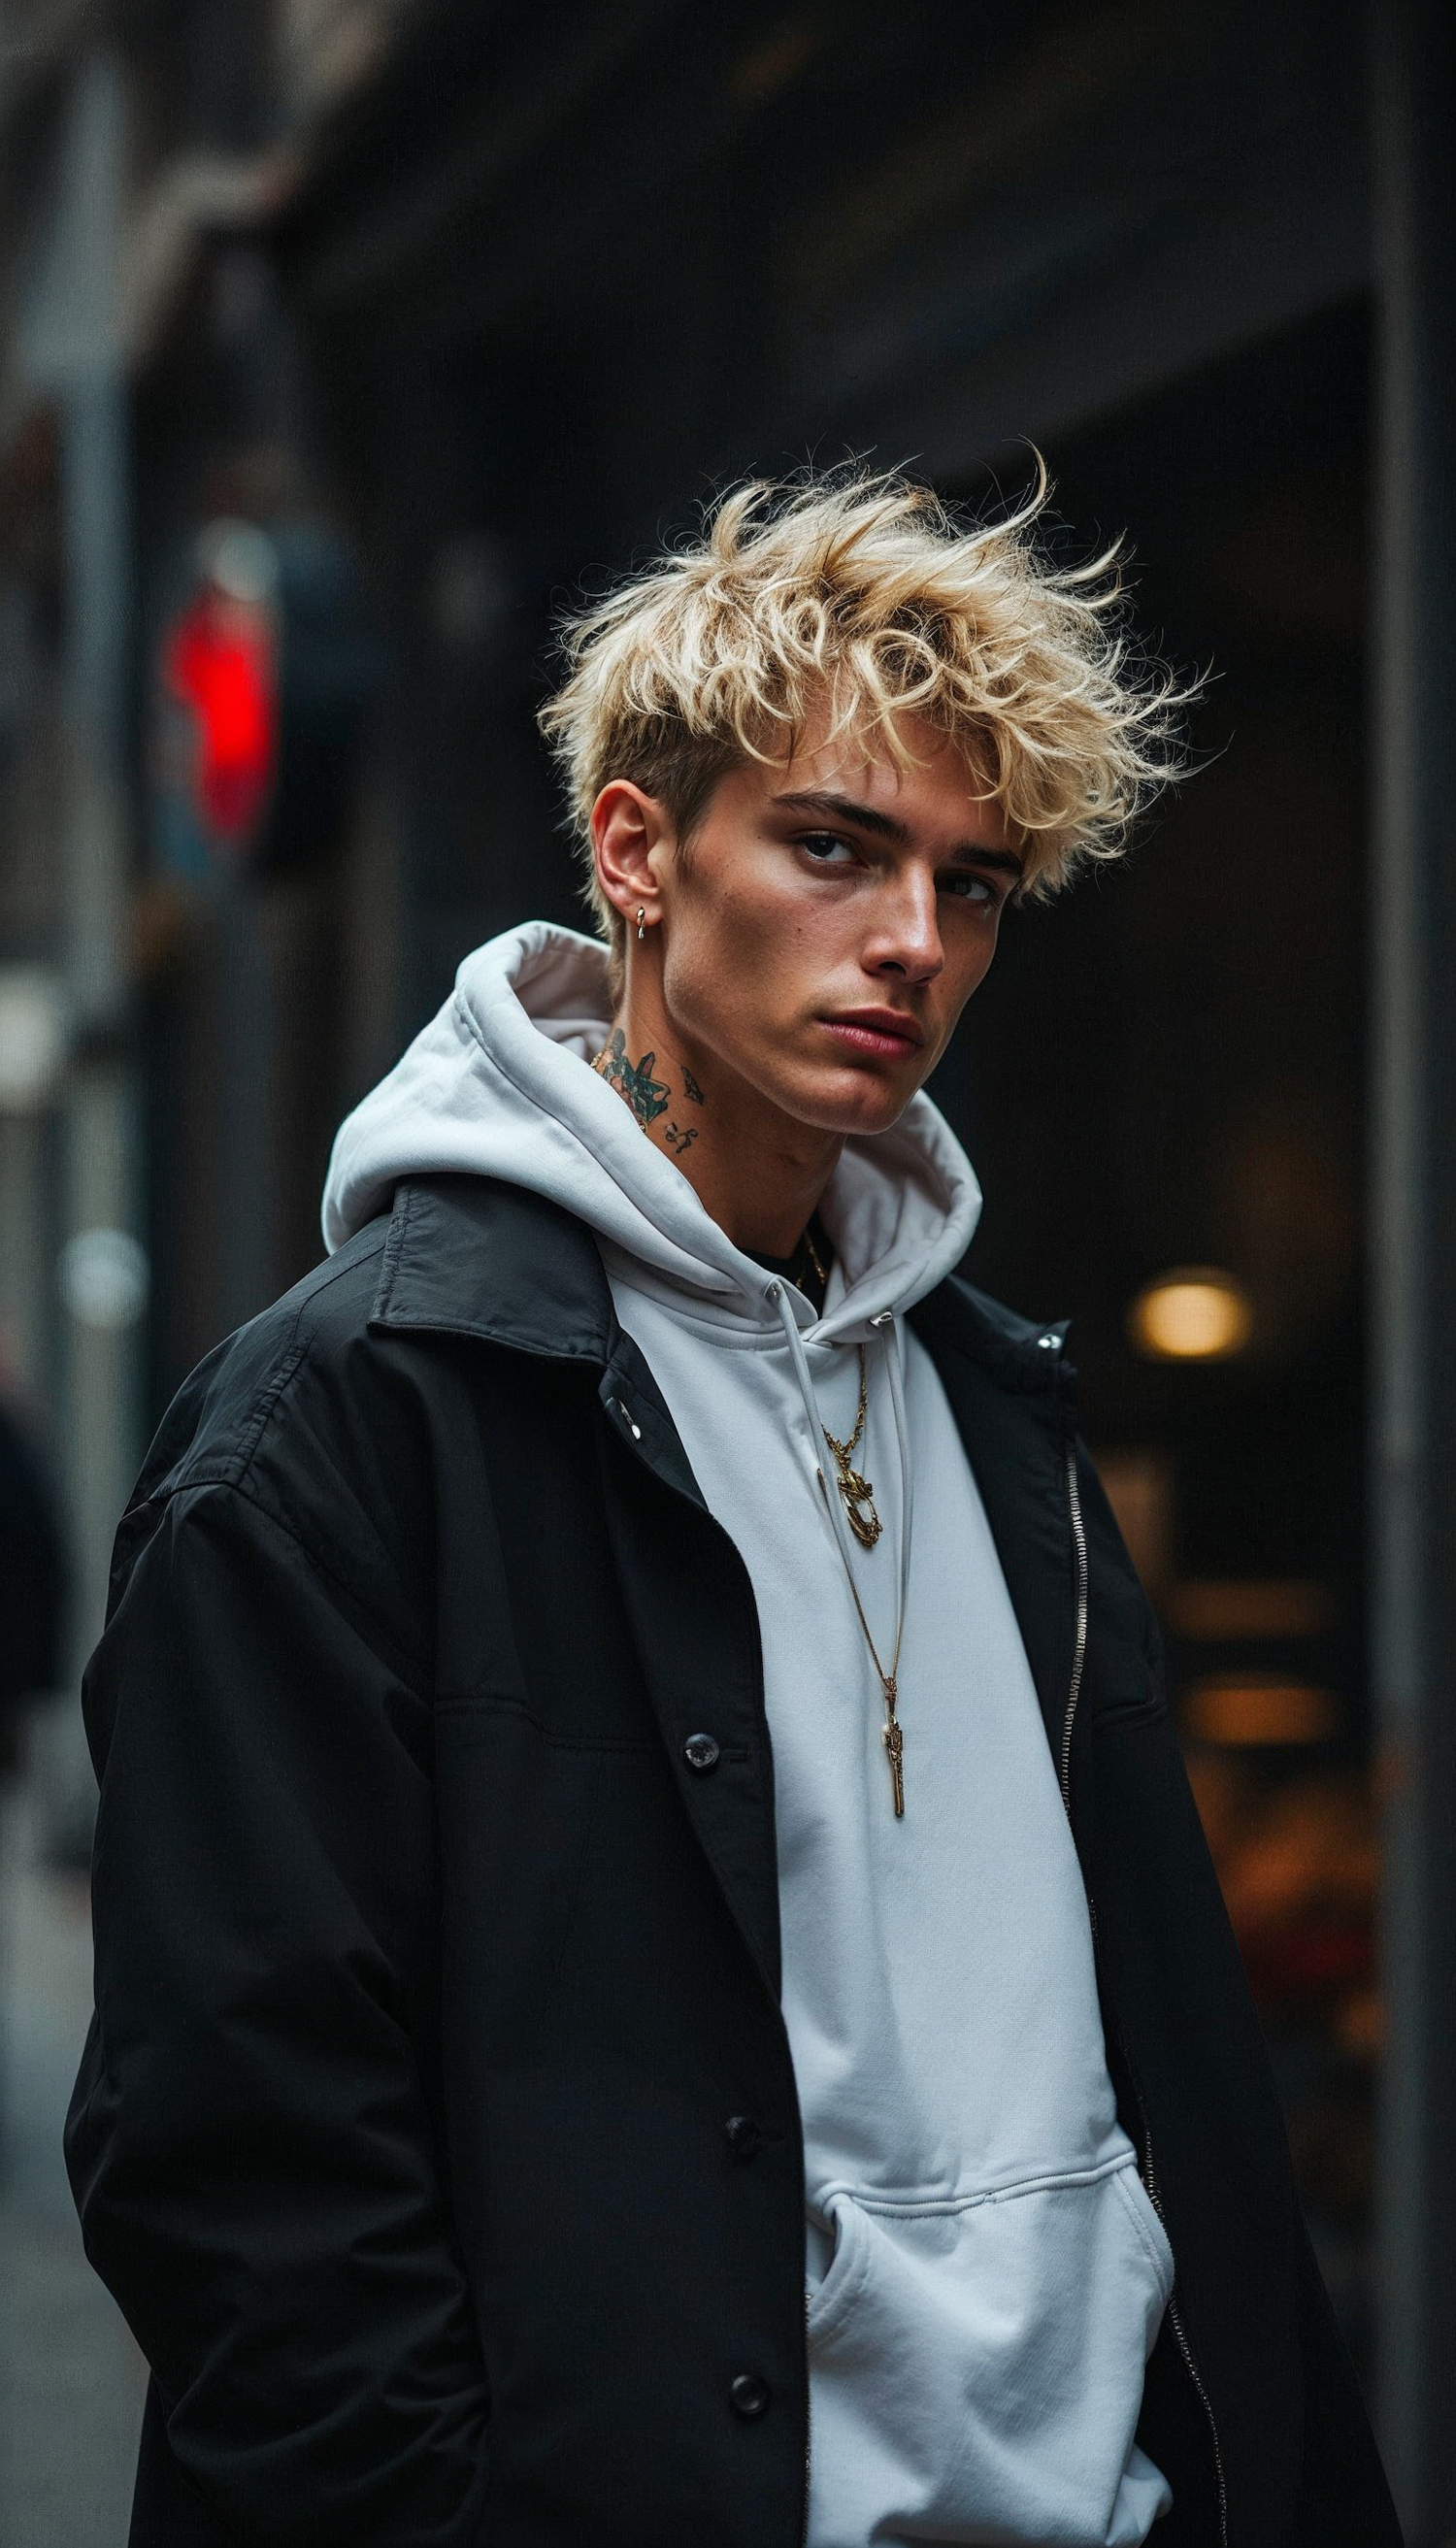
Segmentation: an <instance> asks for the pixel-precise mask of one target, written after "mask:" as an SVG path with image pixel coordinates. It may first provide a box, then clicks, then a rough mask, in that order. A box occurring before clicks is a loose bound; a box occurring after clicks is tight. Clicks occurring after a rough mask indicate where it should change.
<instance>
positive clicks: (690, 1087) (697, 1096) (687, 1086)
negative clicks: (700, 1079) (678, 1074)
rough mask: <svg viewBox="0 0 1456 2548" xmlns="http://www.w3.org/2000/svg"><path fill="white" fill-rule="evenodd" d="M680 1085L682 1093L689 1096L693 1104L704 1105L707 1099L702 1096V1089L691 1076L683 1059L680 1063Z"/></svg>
mask: <svg viewBox="0 0 1456 2548" xmlns="http://www.w3.org/2000/svg"><path fill="white" fill-rule="evenodd" d="M683 1091H684V1093H685V1094H686V1095H687V1096H688V1097H690V1098H691V1100H692V1102H693V1105H694V1106H704V1105H706V1103H707V1100H706V1098H705V1097H704V1096H703V1093H702V1090H701V1089H700V1088H699V1086H698V1084H697V1081H696V1080H695V1079H694V1078H693V1076H692V1073H691V1071H690V1070H689V1069H688V1067H687V1064H686V1062H685V1061H684V1063H683Z"/></svg>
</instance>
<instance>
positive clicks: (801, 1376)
mask: <svg viewBox="0 0 1456 2548" xmlns="http://www.w3.org/2000/svg"><path fill="white" fill-rule="evenodd" d="M768 1298H769V1300H770V1301H772V1303H773V1305H774V1309H775V1310H776V1311H777V1313H778V1318H779V1321H780V1323H781V1325H782V1328H783V1333H784V1339H785V1342H786V1343H787V1346H788V1358H789V1361H790V1362H791V1363H792V1365H793V1372H794V1378H795V1380H796V1381H797V1382H798V1385H799V1396H800V1398H801V1399H802V1400H803V1405H804V1413H805V1415H806V1416H807V1417H808V1419H809V1438H810V1440H811V1441H812V1442H813V1443H814V1444H815V1446H816V1448H817V1445H818V1443H819V1442H820V1440H821V1439H826V1438H827V1435H826V1428H825V1424H824V1419H823V1417H822V1415H821V1414H820V1412H819V1402H818V1400H817V1399H816V1397H815V1395H814V1383H813V1380H812V1378H811V1376H810V1372H809V1358H808V1355H807V1354H806V1353H805V1351H804V1340H803V1337H802V1336H801V1335H800V1333H799V1322H798V1320H797V1319H796V1318H795V1317H794V1314H793V1305H792V1303H791V1302H790V1300H789V1298H788V1291H787V1287H786V1286H785V1285H784V1284H782V1283H779V1282H774V1283H771V1284H770V1285H769V1287H768ZM869 1323H870V1325H871V1327H873V1328H874V1329H876V1331H877V1332H878V1334H879V1337H880V1340H881V1342H882V1344H883V1347H884V1365H885V1371H886V1375H887V1377H888V1380H889V1389H890V1406H891V1409H892V1410H893V1413H894V1420H895V1448H896V1451H897V1452H898V1454H899V1461H900V1570H899V1585H898V1591H897V1597H896V1603H895V1642H894V1646H893V1648H892V1649H891V1654H890V1661H889V1666H888V1668H887V1669H886V1667H885V1665H884V1664H882V1663H881V1662H880V1659H879V1650H878V1648H877V1646H876V1645H875V1642H874V1637H873V1633H872V1631H871V1629H870V1626H869V1621H868V1619H867V1618H866V1617H865V1604H864V1602H863V1601H862V1600H861V1598H860V1587H859V1585H858V1584H857V1583H856V1581H855V1555H854V1550H853V1548H852V1546H851V1543H850V1528H849V1523H848V1522H847V1521H846V1519H845V1516H844V1512H843V1509H842V1507H841V1504H840V1500H839V1496H838V1494H837V1492H836V1491H835V1489H833V1488H832V1487H831V1486H830V1483H829V1481H828V1479H827V1478H826V1477H825V1475H824V1471H823V1469H822V1467H820V1468H818V1470H817V1475H818V1479H819V1486H820V1490H821V1492H822V1494H823V1497H824V1501H825V1502H826V1504H827V1505H828V1507H829V1518H830V1522H831V1524H832V1527H833V1530H834V1536H835V1542H836V1545H837V1546H838V1549H839V1553H840V1557H841V1560H842V1562H843V1565H844V1570H845V1578H846V1581H847V1582H848V1584H849V1588H850V1593H851V1596H852V1598H853V1600H854V1604H855V1608H856V1610H857V1611H858V1613H859V1617H860V1625H861V1627H862V1628H863V1629H864V1631H865V1644H866V1645H867V1646H868V1648H869V1658H870V1661H871V1663H872V1664H873V1666H874V1670H875V1673H876V1675H877V1677H878V1680H879V1685H880V1688H881V1691H882V1692H883V1695H884V1707H885V1723H884V1728H883V1741H884V1747H885V1751H886V1753H887V1754H888V1756H889V1763H890V1771H891V1774H892V1777H893V1780H894V1805H895V1815H896V1818H897V1819H898V1818H899V1816H900V1815H902V1814H903V1813H904V1810H905V1791H904V1783H903V1779H902V1776H901V1767H900V1763H901V1754H902V1751H903V1744H904V1738H903V1736H902V1734H901V1731H900V1722H899V1717H898V1714H897V1712H896V1711H897V1706H898V1701H899V1688H898V1682H897V1675H898V1673H899V1669H900V1645H901V1640H902V1639H903V1637H904V1634H905V1605H906V1603H907V1601H908V1599H909V1597H910V1531H911V1523H912V1518H913V1516H912V1510H911V1501H912V1500H911V1485H910V1475H911V1472H910V1429H909V1425H908V1422H907V1420H906V1414H905V1376H904V1370H903V1365H902V1354H903V1339H902V1338H901V1337H900V1336H899V1335H898V1334H897V1333H896V1328H895V1315H894V1312H893V1311H892V1310H882V1311H881V1312H880V1314H879V1316H878V1317H877V1318H874V1319H870V1321H869Z"/></svg>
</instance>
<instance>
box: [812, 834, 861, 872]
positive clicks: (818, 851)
mask: <svg viewBox="0 0 1456 2548" xmlns="http://www.w3.org/2000/svg"><path fill="white" fill-rule="evenodd" d="M799 848H800V849H801V850H807V852H808V854H809V856H810V858H811V859H813V860H815V861H816V863H817V864H818V865H820V866H824V867H830V866H835V867H838V866H843V865H845V863H846V861H847V860H852V859H853V858H854V855H855V853H854V850H853V849H852V848H851V846H850V843H849V842H848V841H846V840H843V839H842V838H841V836H840V834H839V833H838V832H800V834H799Z"/></svg>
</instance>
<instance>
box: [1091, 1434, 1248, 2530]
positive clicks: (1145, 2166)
mask: <svg viewBox="0 0 1456 2548" xmlns="http://www.w3.org/2000/svg"><path fill="white" fill-rule="evenodd" d="M1066 1501H1067V1511H1068V1514H1069V1515H1070V1519H1071V1526H1072V1547H1073V1550H1074V1552H1075V1556H1076V1583H1077V1627H1076V1637H1075V1640H1074V1642H1073V1646H1072V1669H1071V1679H1070V1682H1069V1683H1068V1685H1067V1698H1066V1714H1065V1715H1064V1717H1063V1718H1062V1725H1061V1750H1060V1754H1059V1757H1058V1761H1057V1770H1058V1774H1059V1775H1060V1779H1061V1801H1062V1805H1063V1808H1064V1810H1065V1813H1066V1817H1067V1820H1068V1822H1070V1820H1071V1811H1072V1727H1073V1725H1074V1724H1075V1722H1076V1715H1077V1701H1078V1699H1079V1698H1080V1696H1081V1694H1082V1671H1083V1667H1084V1665H1085V1663H1086V1660H1087V1532H1086V1528H1085V1525H1084V1523H1083V1520H1082V1495H1081V1489H1080V1487H1079V1486H1078V1484H1077V1446H1076V1444H1075V1442H1068V1444H1067V1446H1066ZM1087 1911H1088V1916H1089V1918H1090V1920H1091V1923H1092V1938H1093V1945H1094V1947H1095V1945H1096V1941H1097V1913H1096V1909H1095V1907H1094V1905H1093V1901H1092V1896H1091V1894H1090V1892H1089V1894H1088V1896H1087ZM1138 2104H1139V2108H1140V2106H1141V2100H1140V2098H1139V2099H1138ZM1141 2120H1142V2182H1143V2185H1144V2186H1145V2188H1146V2190H1147V2199H1148V2202H1149V2203H1150V2204H1151V2205H1152V2208H1153V2210H1154V2212H1155V2213H1156V2214H1157V2217H1158V2220H1159V2221H1160V2222H1161V2223H1162V2229H1163V2235H1164V2236H1165V2237H1166V2236H1167V2228H1168V2225H1167V2222H1166V2220H1165V2219H1164V2216H1163V2202H1162V2194H1161V2192H1160V2190H1159V2187H1158V2181H1157V2170H1156V2168H1155V2166H1154V2165H1153V2157H1152V2133H1151V2130H1150V2128H1149V2125H1148V2121H1147V2116H1146V2114H1145V2113H1143V2114H1142V2119H1141ZM1175 2270H1176V2268H1175ZM1167 2319H1168V2324H1169V2326H1170V2327H1171V2328H1172V2330H1173V2341H1174V2343H1175V2344H1176V2345H1177V2347H1178V2351H1179V2353H1180V2354H1181V2355H1182V2357H1183V2367H1184V2369H1185V2371H1186V2372H1187V2374H1188V2377H1189V2379H1190V2381H1191V2382H1192V2384H1193V2393H1194V2396H1195V2397H1196V2398H1197V2400H1198V2403H1199V2405H1200V2406H1201V2407H1202V2409H1203V2412H1204V2414H1205V2415H1206V2417H1207V2418H1208V2427H1209V2439H1210V2441H1211V2442H1212V2444H1213V2449H1214V2477H1215V2481H1216V2483H1217V2486H1218V2491H1219V2538H1220V2540H1221V2542H1222V2548H1229V2489H1228V2485H1227V2483H1226V2480H1225V2475H1224V2453H1223V2449H1222V2447H1221V2445H1220V2442H1219V2427H1218V2424H1217V2422H1216V2421H1215V2418H1214V2407H1213V2400H1212V2399H1211V2398H1210V2396H1209V2393H1208V2391H1207V2389H1206V2388H1205V2387H1204V2383H1203V2375H1202V2373H1201V2372H1200V2370H1199V2367H1198V2364H1197V2363H1196V2362H1195V2360H1194V2358H1193V2347H1192V2345H1191V2344H1190V2343H1189V2341H1188V2332H1187V2329H1186V2328H1185V2326H1184V2324H1183V2319H1182V2315H1181V2313H1180V2311H1179V2308H1178V2302H1177V2297H1176V2291H1175V2294H1174V2296H1173V2297H1172V2298H1171V2299H1170V2300H1169V2302H1168V2308H1167Z"/></svg>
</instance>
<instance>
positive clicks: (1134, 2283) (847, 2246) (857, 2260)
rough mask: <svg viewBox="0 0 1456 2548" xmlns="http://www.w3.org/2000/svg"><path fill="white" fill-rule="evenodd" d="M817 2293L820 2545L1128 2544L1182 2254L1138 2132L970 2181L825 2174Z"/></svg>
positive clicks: (812, 2355)
mask: <svg viewBox="0 0 1456 2548" xmlns="http://www.w3.org/2000/svg"><path fill="white" fill-rule="evenodd" d="M822 2209H823V2215H824V2218H825V2219H826V2220H828V2221H829V2222H831V2223H832V2225H833V2228H834V2230H835V2247H834V2253H833V2256H832V2258H831V2260H830V2264H829V2270H828V2272H827V2273H826V2274H825V2276H824V2279H823V2281H822V2283H821V2284H820V2285H819V2287H818V2289H817V2291H816V2292H814V2294H813V2295H812V2297H811V2299H810V2302H809V2323H808V2335H809V2366H810V2380H811V2401H812V2403H811V2414H812V2419H813V2431H814V2462H813V2468H814V2500H813V2504H812V2515H813V2517H812V2520H811V2525H810V2541H811V2548H841V2543H842V2542H843V2541H845V2540H846V2539H863V2538H867V2537H870V2536H873V2537H876V2538H877V2537H896V2536H899V2535H901V2534H902V2533H907V2534H908V2535H910V2536H928V2537H947V2538H956V2539H959V2538H981V2537H985V2536H994V2537H1001V2536H1005V2537H1009V2538H1036V2539H1046V2540H1055V2541H1057V2542H1058V2543H1059V2548H1130V2543H1132V2542H1135V2541H1139V2540H1142V2539H1143V2538H1145V2536H1146V2534H1147V2531H1148V2529H1149V2528H1150V2527H1151V2524H1152V2522H1153V2520H1154V2519H1155V2517H1156V2515H1157V2513H1158V2512H1159V2511H1161V2510H1162V2509H1163V2508H1164V2506H1165V2505H1166V2503H1167V2500H1168V2499H1167V2490H1166V2488H1165V2486H1164V2484H1163V2482H1162V2479H1161V2478H1160V2476H1159V2474H1158V2472H1157V2470H1156V2469H1154V2468H1153V2467H1152V2466H1151V2464H1150V2463H1149V2462H1148V2461H1147V2460H1146V2459H1145V2458H1144V2457H1143V2455H1142V2454H1141V2453H1140V2452H1139V2451H1138V2448H1137V2445H1136V2442H1135V2438H1134V2436H1135V2433H1136V2429H1137V2423H1138V2412H1139V2409H1140V2406H1141V2400H1142V2374H1143V2366H1144V2363H1145V2360H1146V2357H1147V2354H1148V2353H1149V2352H1150V2350H1151V2347H1152V2343H1153V2339H1154V2337H1155V2336H1156V2333H1157V2329H1158V2325H1159V2323H1160V2321H1161V2319H1162V2314H1163V2310H1164V2308H1165V2307H1166V2304H1167V2299H1168V2294H1169V2291H1170V2290H1171V2287H1172V2277H1173V2260H1172V2256H1171V2253H1170V2251H1169V2248H1168V2243H1167V2240H1166V2238H1165V2236H1164V2235H1163V2232H1162V2229H1161V2226H1160V2224H1159V2223H1158V2220H1157V2216H1156V2214H1155V2213H1154V2212H1153V2210H1152V2207H1151V2205H1150V2203H1149V2202H1148V2200H1147V2196H1146V2194H1145V2192H1144V2190H1143V2188H1142V2186H1141V2184H1140V2183H1139V2181H1138V2174H1137V2168H1136V2165H1135V2162H1134V2160H1133V2157H1132V2153H1131V2152H1129V2153H1128V2154H1127V2156H1126V2158H1123V2159H1120V2160H1118V2161H1117V2162H1116V2163H1115V2164H1111V2165H1109V2164H1107V2163H1106V2162H1104V2163H1103V2164H1102V2165H1100V2166H1096V2167H1092V2168H1088V2169H1086V2170H1068V2171H1066V2172H1064V2173H1051V2174H1048V2175H1046V2176H1040V2177H1037V2178H1035V2179H1030V2180H1025V2181H1022V2182H1019V2183H1017V2184H1014V2185H1010V2186H1006V2187H1001V2188H997V2189H995V2190H994V2191H992V2192H989V2193H986V2194H978V2195H973V2196H969V2197H966V2198H962V2199H960V2200H948V2199H938V2200H932V2199H926V2200H915V2199H912V2198H910V2197H902V2198H899V2199H896V2198H894V2197H891V2196H884V2195H881V2194H879V2193H878V2192H875V2193H873V2194H870V2193H867V2192H860V2191H856V2192H853V2193H852V2192H851V2191H850V2190H848V2189H839V2188H836V2189H834V2190H832V2191H828V2190H827V2191H826V2194H825V2197H824V2198H823V2205H822Z"/></svg>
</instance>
